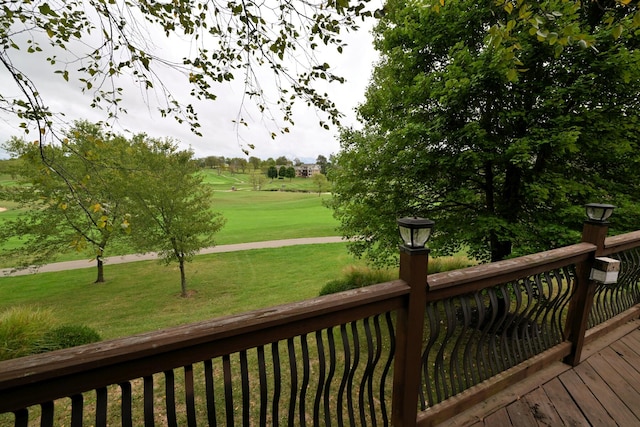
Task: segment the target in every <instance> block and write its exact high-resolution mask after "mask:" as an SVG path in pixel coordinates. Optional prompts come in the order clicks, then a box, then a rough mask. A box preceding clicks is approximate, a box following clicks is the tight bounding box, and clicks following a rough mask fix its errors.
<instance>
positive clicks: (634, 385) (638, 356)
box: [445, 328, 640, 427]
mask: <svg viewBox="0 0 640 427" xmlns="http://www.w3.org/2000/svg"><path fill="white" fill-rule="evenodd" d="M616 338H617V337H616ZM540 378H541V380H540V383H539V384H538V385H535V386H534V387H531V388H530V389H529V390H527V391H524V392H523V393H522V395H518V396H515V397H514V395H513V393H509V392H508V391H505V393H504V403H503V404H502V405H495V404H494V405H492V406H491V412H490V413H484V414H481V413H479V412H478V411H479V410H481V408H482V407H481V406H478V407H476V408H470V409H469V410H467V411H465V412H464V413H462V414H459V415H457V416H456V417H454V418H453V419H450V420H448V422H447V423H445V424H447V425H456V426H458V425H459V426H478V427H479V426H486V427H502V426H517V427H522V426H525V427H527V426H598V427H600V426H604V427H607V426H612V427H614V426H624V427H628V426H639V427H640V328H636V329H633V330H632V331H631V332H630V333H628V334H627V335H624V336H622V337H621V338H620V339H618V340H617V341H614V342H611V341H610V342H609V343H608V345H606V346H603V347H602V348H599V349H598V350H597V351H594V352H593V353H592V354H590V355H589V356H588V357H587V358H586V359H585V360H583V361H582V362H581V363H580V364H579V365H578V366H576V367H574V368H571V369H567V370H565V371H564V372H562V373H561V374H560V375H558V376H556V377H554V378H551V376H547V377H544V376H543V375H540ZM542 378H544V380H543V379H542ZM498 399H499V397H498ZM478 408H480V409H478ZM486 409H488V408H486Z"/></svg>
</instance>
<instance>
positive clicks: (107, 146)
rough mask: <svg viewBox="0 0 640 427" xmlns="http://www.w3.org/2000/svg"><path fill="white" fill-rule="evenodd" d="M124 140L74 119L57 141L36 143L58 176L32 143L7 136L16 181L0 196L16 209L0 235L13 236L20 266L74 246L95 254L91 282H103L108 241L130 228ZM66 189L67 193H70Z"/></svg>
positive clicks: (125, 142)
mask: <svg viewBox="0 0 640 427" xmlns="http://www.w3.org/2000/svg"><path fill="white" fill-rule="evenodd" d="M127 147H128V142H127V141H126V140H125V139H124V138H122V137H117V136H113V135H107V134H105V133H104V132H103V130H102V129H101V127H100V126H98V125H95V124H91V123H88V122H77V123H76V124H75V126H74V127H73V128H72V129H70V130H69V131H68V132H67V139H66V140H65V144H64V145H62V146H46V147H42V149H43V150H45V151H46V153H45V155H46V156H47V157H48V158H51V159H55V161H56V163H57V165H58V167H59V168H60V169H63V170H64V172H65V173H64V175H63V176H61V175H60V174H57V173H55V172H54V171H52V170H51V169H49V168H48V167H46V166H44V165H43V164H42V162H41V160H40V158H41V157H40V156H41V152H40V148H39V147H38V146H37V145H34V144H31V143H27V142H25V141H24V140H22V139H19V138H12V139H11V140H10V141H9V142H8V143H7V144H5V146H4V148H5V149H6V150H7V152H8V153H10V154H11V155H12V156H14V157H16V158H17V159H18V160H19V162H18V163H15V164H14V165H15V166H16V169H15V170H14V174H15V175H16V176H17V177H18V185H16V186H12V187H6V188H5V189H4V194H3V195H2V197H0V198H2V199H4V200H13V201H15V202H18V203H19V205H20V207H21V208H24V209H25V210H24V213H22V214H21V215H20V216H19V217H18V218H17V219H16V220H15V221H9V222H5V223H4V224H3V226H2V230H1V231H0V236H3V237H5V238H6V237H8V236H19V237H20V239H21V240H22V245H21V246H20V247H18V249H17V250H16V251H15V255H18V256H21V263H22V265H23V266H27V265H30V264H41V263H43V262H45V261H50V260H52V259H53V258H54V256H55V255H58V254H60V253H65V252H67V251H68V250H69V249H71V248H74V249H76V250H78V251H85V252H90V253H91V254H92V256H95V259H96V267H97V278H96V283H101V282H104V281H105V278H104V268H103V256H104V254H105V252H106V251H107V247H108V246H111V244H112V243H113V242H114V240H117V239H122V238H123V237H126V235H127V234H128V233H129V231H130V229H131V228H130V214H129V206H128V204H127V201H126V198H125V195H124V193H123V192H122V189H123V182H124V181H126V179H125V177H124V175H123V170H124V169H123V168H127V167H129V166H130V163H128V160H129V159H128V157H127V155H126V149H127ZM70 189H72V191H73V193H71V192H70Z"/></svg>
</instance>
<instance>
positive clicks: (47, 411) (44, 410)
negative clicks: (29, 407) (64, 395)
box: [40, 402, 97, 427]
mask: <svg viewBox="0 0 640 427" xmlns="http://www.w3.org/2000/svg"><path fill="white" fill-rule="evenodd" d="M40 411H41V412H40V427H53V411H54V408H53V402H45V403H42V404H41V405H40ZM96 412H97V409H96Z"/></svg>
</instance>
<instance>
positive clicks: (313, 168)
mask: <svg viewBox="0 0 640 427" xmlns="http://www.w3.org/2000/svg"><path fill="white" fill-rule="evenodd" d="M295 170H296V176H297V177H298V176H299V177H303V178H309V177H312V176H313V175H317V174H319V173H320V171H321V169H320V165H316V164H310V163H309V164H302V165H300V166H295Z"/></svg>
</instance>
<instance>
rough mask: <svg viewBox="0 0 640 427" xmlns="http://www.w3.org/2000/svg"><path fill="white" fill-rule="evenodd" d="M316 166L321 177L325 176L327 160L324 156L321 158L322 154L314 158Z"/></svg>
mask: <svg viewBox="0 0 640 427" xmlns="http://www.w3.org/2000/svg"><path fill="white" fill-rule="evenodd" d="M316 164H317V165H318V166H320V173H321V174H323V175H326V174H327V165H328V161H327V158H326V157H325V156H323V155H322V154H320V155H318V157H317V158H316Z"/></svg>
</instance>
